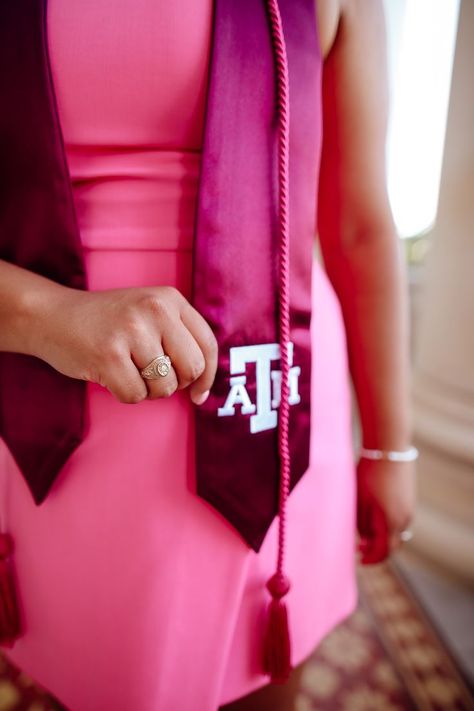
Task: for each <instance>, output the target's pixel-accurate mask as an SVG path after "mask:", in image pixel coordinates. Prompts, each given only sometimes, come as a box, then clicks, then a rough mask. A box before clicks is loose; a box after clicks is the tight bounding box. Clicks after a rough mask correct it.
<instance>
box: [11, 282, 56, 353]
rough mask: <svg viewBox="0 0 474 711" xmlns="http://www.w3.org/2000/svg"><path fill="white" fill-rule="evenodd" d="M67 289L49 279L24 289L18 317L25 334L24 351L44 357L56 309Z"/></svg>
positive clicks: (22, 331)
mask: <svg viewBox="0 0 474 711" xmlns="http://www.w3.org/2000/svg"><path fill="white" fill-rule="evenodd" d="M67 291H69V289H68V287H65V286H63V285H61V284H59V283H56V282H53V281H50V280H48V279H41V280H38V283H37V284H36V285H32V286H31V288H27V289H25V290H24V291H23V294H22V299H21V304H20V308H19V315H18V318H19V323H20V329H19V330H20V331H21V333H23V334H24V338H23V341H24V344H23V345H24V349H23V352H24V353H27V354H28V355H33V356H36V357H38V358H42V357H43V355H44V350H45V347H46V344H47V343H48V341H49V340H50V338H51V334H52V331H51V329H52V326H53V324H54V320H55V319H54V314H55V310H56V309H57V305H58V303H60V302H61V301H62V297H63V296H64V295H65V294H66V292H67Z"/></svg>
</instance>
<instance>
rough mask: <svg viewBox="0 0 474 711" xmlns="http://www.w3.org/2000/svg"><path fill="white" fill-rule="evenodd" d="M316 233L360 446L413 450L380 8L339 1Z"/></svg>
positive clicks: (365, 1) (367, 1)
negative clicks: (335, 301)
mask: <svg viewBox="0 0 474 711" xmlns="http://www.w3.org/2000/svg"><path fill="white" fill-rule="evenodd" d="M323 77H324V79H323V92H324V93H323V95H324V144H323V154H322V166H321V180H320V194H319V216H318V230H319V235H320V240H321V248H322V252H323V257H324V261H325V265H326V268H327V271H328V274H329V276H330V279H331V281H332V283H333V285H334V287H335V289H336V291H337V294H338V296H339V299H340V302H341V305H342V310H343V314H344V319H345V325H346V330H347V334H348V347H349V357H350V365H351V372H352V377H353V381H354V387H355V390H356V394H357V399H358V403H359V408H360V413H361V420H362V428H363V439H364V444H365V446H367V447H377V448H387V449H403V448H405V447H407V445H409V444H410V442H411V431H410V422H409V407H408V347H407V308H406V299H405V292H406V286H405V274H404V270H403V268H402V260H401V254H400V248H399V244H398V238H397V235H396V231H395V227H394V224H393V220H392V215H391V212H390V207H389V203H388V197H387V191H386V179H385V155H384V154H385V135H386V123H387V86H386V62H385V36H384V20H383V14H382V7H381V2H379V1H377V0H345V2H344V3H343V8H342V13H341V18H340V23H339V29H338V33H337V36H336V39H335V42H334V44H333V47H332V49H331V51H330V53H329V55H328V57H327V59H326V62H325V67H324V75H323Z"/></svg>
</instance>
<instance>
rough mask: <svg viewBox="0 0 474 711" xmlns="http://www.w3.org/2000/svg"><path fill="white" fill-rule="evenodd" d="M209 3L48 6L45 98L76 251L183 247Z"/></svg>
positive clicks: (200, 122) (200, 123)
mask: <svg viewBox="0 0 474 711" xmlns="http://www.w3.org/2000/svg"><path fill="white" fill-rule="evenodd" d="M212 5H213V3H212V0H186V1H183V0H180V2H173V3H161V2H160V3H157V2H155V0H134V2H133V3H132V2H128V1H127V0H119V1H118V2H105V3H104V2H92V1H91V0H87V1H86V2H84V0H68V2H67V3H64V2H61V0H49V3H48V48H49V53H50V61H51V69H52V75H53V83H54V90H55V93H56V98H57V103H58V109H59V114H60V122H61V128H62V133H63V138H64V143H65V148H66V154H67V160H68V165H69V171H70V175H71V180H72V185H73V192H74V199H75V204H76V212H77V215H78V221H79V228H80V233H81V239H82V242H83V244H84V247H85V248H86V250H87V249H99V250H101V249H110V248H112V249H122V248H123V249H163V250H190V249H191V248H192V239H193V224H194V212H195V200H196V193H197V184H198V177H199V166H200V157H201V143H202V135H203V127H204V110H205V100H206V91H207V73H208V66H209V55H210V47H211V29H212V9H213V8H212ZM124 14H126V17H127V22H123V21H122V20H121V18H122V17H123V16H124Z"/></svg>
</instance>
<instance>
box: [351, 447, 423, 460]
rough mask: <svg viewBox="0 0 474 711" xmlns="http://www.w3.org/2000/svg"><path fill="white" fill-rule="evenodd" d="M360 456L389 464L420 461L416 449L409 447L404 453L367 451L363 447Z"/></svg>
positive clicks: (389, 450) (386, 450) (381, 450)
mask: <svg viewBox="0 0 474 711" xmlns="http://www.w3.org/2000/svg"><path fill="white" fill-rule="evenodd" d="M359 456H360V457H362V458H364V459H384V460H386V461H388V462H414V461H415V460H416V459H418V450H417V448H416V447H409V448H408V449H405V450H404V451H403V452H397V451H395V450H391V449H366V447H361V449H360V452H359Z"/></svg>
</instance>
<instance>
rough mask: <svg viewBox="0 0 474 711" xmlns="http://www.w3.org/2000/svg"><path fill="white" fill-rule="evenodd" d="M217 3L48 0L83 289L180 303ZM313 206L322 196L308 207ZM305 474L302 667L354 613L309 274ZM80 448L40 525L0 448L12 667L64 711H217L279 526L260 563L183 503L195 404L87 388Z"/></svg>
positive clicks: (341, 458)
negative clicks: (13, 591)
mask: <svg viewBox="0 0 474 711" xmlns="http://www.w3.org/2000/svg"><path fill="white" fill-rule="evenodd" d="M212 9H213V8H212V0H176V1H175V2H164V1H163V0H160V1H158V0H49V7H48V17H47V28H48V46H49V52H50V57H51V65H52V72H53V79H54V84H55V91H56V96H57V101H58V110H59V115H60V120H61V125H62V130H63V135H64V140H65V146H66V152H67V161H68V165H69V170H70V175H71V179H72V183H73V190H74V198H75V205H76V210H77V215H78V219H79V226H80V232H81V238H82V241H83V246H84V252H85V258H86V265H87V270H88V275H89V283H90V288H91V289H109V288H115V287H137V286H143V285H160V284H171V285H174V286H175V287H177V288H178V289H180V290H181V291H182V292H183V294H184V295H185V296H187V297H188V298H189V297H190V289H191V275H192V268H193V264H192V240H193V224H194V216H195V207H196V194H197V186H198V177H199V168H200V159H201V145H202V136H203V126H204V108H205V98H206V89H207V84H206V82H207V70H208V64H209V57H210V47H211V24H212ZM315 206H316V196H315ZM313 308H314V312H313V313H314V315H313V320H312V338H313V353H314V356H313V361H314V362H313V382H312V395H313V408H312V412H313V414H312V439H311V464H310V468H309V470H308V471H307V472H306V474H305V475H304V477H303V479H302V480H301V481H300V482H299V483H298V485H297V486H296V488H295V489H294V491H293V493H292V494H291V496H290V500H289V506H288V543H287V561H288V562H287V570H288V574H289V576H290V577H291V579H292V582H293V586H292V589H291V591H290V593H289V595H288V597H287V601H288V608H289V616H290V625H291V631H292V641H293V663H294V664H297V663H299V662H300V661H302V660H303V659H304V658H305V657H306V656H308V655H309V654H310V653H311V652H312V650H313V649H314V648H315V647H316V646H317V644H318V642H319V641H320V640H321V639H322V637H323V636H324V635H326V634H327V632H328V631H329V630H330V629H331V628H332V627H333V626H334V625H335V624H337V623H338V622H339V621H340V620H341V619H343V618H344V617H346V616H347V615H349V614H350V613H351V612H352V611H353V609H354V608H355V606H356V603H357V588H356V578H355V474H354V465H353V456H352V449H351V424H350V388H349V379H348V372H347V362H346V346H345V337H344V330H343V324H342V319H341V313H340V309H339V305H338V302H337V299H336V297H335V294H334V291H333V289H332V287H331V286H330V284H329V282H328V279H327V278H326V276H325V274H324V272H323V271H322V269H321V267H320V266H319V263H318V262H316V261H315V262H314V292H313ZM87 387H88V407H89V411H90V430H89V433H88V435H87V437H86V439H85V441H84V442H83V444H81V446H80V447H79V448H78V449H77V450H76V451H75V452H74V454H73V455H72V457H71V458H70V460H69V461H68V462H67V464H66V465H65V467H64V469H63V471H62V473H61V475H60V477H59V478H58V480H57V481H56V483H55V485H54V488H53V490H52V492H51V494H50V495H49V497H48V498H47V500H46V502H45V503H44V504H43V505H42V506H40V507H36V506H35V505H34V503H33V500H32V498H31V495H30V494H29V492H28V490H27V487H26V484H25V483H24V481H23V479H22V477H21V474H20V472H19V470H18V468H17V466H16V464H15V462H14V461H13V459H12V457H11V456H10V454H9V452H8V450H7V449H6V446H5V445H4V443H3V442H0V445H1V447H0V473H1V474H2V481H1V486H2V498H1V502H2V509H1V516H2V522H3V525H4V526H5V527H6V528H7V529H8V530H10V531H11V533H12V535H13V537H14V540H15V543H16V552H15V562H16V570H17V578H18V586H19V591H20V596H21V604H22V609H23V617H24V620H25V628H26V629H25V634H24V636H23V637H22V638H21V639H19V640H18V641H17V642H16V644H15V646H14V647H13V648H12V649H11V650H5V652H6V654H7V656H8V657H9V658H10V659H11V660H12V661H13V662H14V663H15V664H17V665H18V666H20V667H21V668H22V669H23V670H24V671H25V672H26V673H28V674H29V675H31V676H32V677H33V678H34V679H35V680H37V681H38V682H39V683H41V684H42V685H44V686H45V687H46V688H47V689H49V690H50V691H51V692H52V693H53V694H54V695H55V696H57V698H58V699H59V700H60V701H61V702H62V703H63V704H64V705H65V706H66V707H68V708H69V709H71V710H72V711H108V710H112V709H113V710H114V711H125V710H127V711H130V710H131V709H133V711H173V710H175V709H177V710H179V711H215V709H217V707H218V706H219V705H220V704H223V703H226V702H229V701H231V700H233V699H235V698H237V697H240V696H242V695H245V694H247V693H249V692H251V691H253V690H255V689H257V688H258V687H260V686H262V685H264V684H266V683H268V678H267V677H266V676H263V675H262V674H261V673H260V670H259V669H260V668H259V661H260V657H259V653H260V640H261V635H262V629H263V628H262V615H263V612H264V610H265V606H266V604H267V602H268V594H267V592H266V590H265V587H264V586H265V581H266V580H267V579H268V577H269V575H270V574H271V573H272V572H273V571H274V566H275V556H276V549H277V520H275V521H274V522H273V525H272V527H271V529H270V531H269V533H268V535H267V537H266V539H265V541H264V544H263V546H262V549H261V551H260V552H259V553H258V554H256V553H255V552H254V551H252V550H249V549H248V547H247V546H246V545H245V543H244V542H243V541H242V539H241V538H240V536H239V535H238V534H237V533H236V532H235V531H234V529H233V528H232V527H231V526H230V525H229V524H228V523H227V522H226V521H225V520H224V519H223V518H222V517H221V516H220V515H219V514H217V513H216V512H215V511H214V510H213V509H212V508H211V507H210V506H209V505H208V504H206V503H205V502H204V501H202V500H201V499H199V498H198V497H197V496H196V495H195V494H194V493H193V492H192V490H191V484H192V482H193V476H194V458H193V457H194V455H193V453H194V428H193V406H192V405H191V403H190V401H189V397H188V394H187V392H186V391H180V392H177V393H175V394H174V395H173V396H172V397H170V398H168V399H162V400H155V401H144V402H142V403H139V404H138V405H126V404H121V403H119V402H117V401H116V400H115V399H114V397H113V396H112V395H111V394H110V393H109V392H108V391H107V390H105V389H104V388H102V387H100V386H99V385H95V384H88V386H87Z"/></svg>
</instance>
